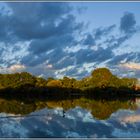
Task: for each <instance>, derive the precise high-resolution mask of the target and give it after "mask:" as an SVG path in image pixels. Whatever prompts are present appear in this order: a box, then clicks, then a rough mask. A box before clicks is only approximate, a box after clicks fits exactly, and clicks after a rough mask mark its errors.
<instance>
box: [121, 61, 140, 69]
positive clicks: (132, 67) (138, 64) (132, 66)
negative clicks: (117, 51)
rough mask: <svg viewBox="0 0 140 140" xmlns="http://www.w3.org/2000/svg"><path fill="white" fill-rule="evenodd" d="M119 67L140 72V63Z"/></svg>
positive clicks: (125, 64)
mask: <svg viewBox="0 0 140 140" xmlns="http://www.w3.org/2000/svg"><path fill="white" fill-rule="evenodd" d="M119 66H120V67H123V68H128V69H133V70H140V63H134V62H129V63H124V64H120V65H119Z"/></svg>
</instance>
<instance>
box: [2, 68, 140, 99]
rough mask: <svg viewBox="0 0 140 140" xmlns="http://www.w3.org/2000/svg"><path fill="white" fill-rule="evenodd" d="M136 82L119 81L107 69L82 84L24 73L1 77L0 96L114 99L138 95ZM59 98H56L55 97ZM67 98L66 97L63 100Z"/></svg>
mask: <svg viewBox="0 0 140 140" xmlns="http://www.w3.org/2000/svg"><path fill="white" fill-rule="evenodd" d="M137 83H138V80H137V79H136V78H120V77H117V76H116V75H113V74H112V73H111V72H110V70H109V69H107V68H97V69H95V70H93V71H92V72H91V75H90V76H88V77H84V78H82V79H81V80H77V79H75V78H70V77H66V76H65V77H63V78H62V79H54V78H52V77H50V78H48V79H44V78H40V77H36V76H33V75H32V74H30V73H27V72H21V73H14V74H0V96H1V97H7V98H12V97H14V96H17V97H18V98H21V99H23V98H28V99H29V98H30V99H33V98H42V99H44V98H49V96H53V97H52V98H59V97H60V98H64V97H66V96H67V97H71V95H74V94H79V95H80V94H81V95H87V96H90V97H92V96H93V97H94V98H100V97H103V98H116V97H120V96H124V95H125V96H128V95H134V94H138V93H139V91H136V90H135V89H134V87H135V86H136V84H137ZM58 95H59V97H58ZM65 95H66V96H65Z"/></svg>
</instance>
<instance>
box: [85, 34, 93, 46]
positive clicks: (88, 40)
mask: <svg viewBox="0 0 140 140" xmlns="http://www.w3.org/2000/svg"><path fill="white" fill-rule="evenodd" d="M83 45H88V46H92V45H95V40H94V38H93V36H92V35H91V34H88V35H87V36H86V39H85V40H84V42H83Z"/></svg>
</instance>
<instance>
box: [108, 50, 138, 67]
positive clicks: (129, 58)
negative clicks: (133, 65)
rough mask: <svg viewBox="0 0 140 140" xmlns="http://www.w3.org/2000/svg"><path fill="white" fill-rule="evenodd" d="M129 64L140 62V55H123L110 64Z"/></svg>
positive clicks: (116, 57)
mask: <svg viewBox="0 0 140 140" xmlns="http://www.w3.org/2000/svg"><path fill="white" fill-rule="evenodd" d="M123 61H124V63H127V62H138V63H139V62H140V53H134V52H131V53H124V54H121V55H117V56H114V57H113V58H112V59H111V60H110V61H109V62H108V64H109V65H118V64H120V63H121V62H123Z"/></svg>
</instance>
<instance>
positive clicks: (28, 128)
mask: <svg viewBox="0 0 140 140" xmlns="http://www.w3.org/2000/svg"><path fill="white" fill-rule="evenodd" d="M0 112H1V113H0V125H1V127H0V137H21V138H26V137H49V138H50V137H61V138H62V137H63V138H64V137H65V138H66V137H69V138H81V137H82V138H87V137H88V138H112V137H113V138H116V137H119V138H122V137H123V138H126V137H128V138H130V137H131V138H137V137H140V133H139V132H140V100H139V99H138V98H137V99H132V100H126V101H125V100H122V101H120V100H115V101H105V100H93V99H86V98H79V99H73V100H62V101H43V102H42V101H36V102H34V103H33V102H32V103H23V102H20V101H15V100H5V99H0Z"/></svg>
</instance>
